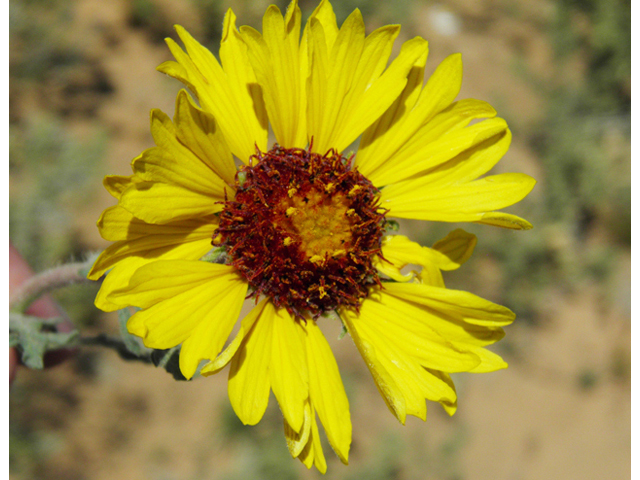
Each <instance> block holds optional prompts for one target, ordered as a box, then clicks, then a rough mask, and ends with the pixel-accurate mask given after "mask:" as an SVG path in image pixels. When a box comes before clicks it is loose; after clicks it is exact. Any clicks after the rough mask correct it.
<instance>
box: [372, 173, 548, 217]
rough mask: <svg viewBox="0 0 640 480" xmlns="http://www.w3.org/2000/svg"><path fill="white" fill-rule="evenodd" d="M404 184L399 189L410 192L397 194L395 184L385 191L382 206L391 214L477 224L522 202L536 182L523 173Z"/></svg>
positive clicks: (418, 181)
mask: <svg viewBox="0 0 640 480" xmlns="http://www.w3.org/2000/svg"><path fill="white" fill-rule="evenodd" d="M403 183H406V185H397V186H398V187H399V188H402V189H403V190H405V191H406V190H410V191H411V193H408V192H407V193H398V191H396V190H395V189H394V187H396V185H392V186H390V187H388V189H387V188H385V189H384V190H383V191H382V194H381V205H382V206H383V207H384V208H388V209H389V211H390V213H389V215H391V216H394V217H401V218H413V219H419V220H431V221H441V222H477V221H480V220H482V217H483V215H484V214H485V213H487V212H491V211H493V210H499V209H501V208H504V207H508V206H510V205H513V204H514V203H517V202H519V201H520V200H522V199H523V198H524V197H526V196H527V195H528V194H529V192H530V191H531V190H532V189H533V187H534V185H535V183H536V181H535V180H534V179H533V178H531V177H530V176H528V175H525V174H523V173H503V174H500V175H493V176H489V177H484V178H481V179H479V180H475V181H473V182H469V183H464V184H462V185H450V186H442V187H433V186H431V185H429V186H427V185H424V186H423V185H420V180H409V181H407V182H403ZM412 187H413V188H412ZM387 190H388V191H387Z"/></svg>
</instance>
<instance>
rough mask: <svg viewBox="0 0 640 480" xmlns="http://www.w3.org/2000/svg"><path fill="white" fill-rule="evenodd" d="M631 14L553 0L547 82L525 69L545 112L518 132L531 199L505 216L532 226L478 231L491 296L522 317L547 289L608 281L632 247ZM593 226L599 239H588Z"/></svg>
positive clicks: (611, 6)
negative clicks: (494, 273)
mask: <svg viewBox="0 0 640 480" xmlns="http://www.w3.org/2000/svg"><path fill="white" fill-rule="evenodd" d="M629 18H630V2H629V1H628V0H617V1H614V2H609V1H605V0H588V1H579V0H561V1H559V2H558V3H557V16H556V18H555V20H554V21H553V22H551V24H550V25H548V26H547V28H548V32H549V34H550V35H551V38H552V39H553V45H554V47H555V52H556V62H555V64H553V65H552V67H553V68H554V72H553V75H552V76H551V81H546V82H543V81H541V79H540V78H537V77H536V75H535V72H530V73H529V74H530V76H531V79H532V80H531V81H532V84H534V85H535V86H536V87H540V86H542V87H543V89H542V94H543V96H545V97H546V98H545V100H546V102H545V104H546V105H547V107H546V113H545V114H544V115H543V118H542V119H541V121H540V122H539V123H538V124H537V125H534V126H533V127H530V128H529V129H528V130H523V131H520V132H517V133H518V134H519V135H520V136H527V137H528V138H529V143H530V145H531V147H532V149H533V150H534V151H535V152H536V153H537V156H538V158H539V159H540V162H541V164H542V167H543V169H542V174H541V175H540V176H539V178H538V179H537V180H538V185H537V186H536V189H535V190H534V193H533V194H532V195H531V196H530V197H528V198H527V199H525V200H524V201H523V202H522V203H520V204H518V206H517V207H514V208H511V209H510V211H511V212H513V213H517V214H518V215H522V216H524V217H525V218H527V219H528V220H530V221H531V222H532V223H533V225H534V230H532V231H530V232H504V231H498V232H497V234H496V232H494V231H491V232H489V231H487V229H486V228H484V229H483V231H482V232H478V234H479V238H480V242H479V245H478V251H477V253H476V255H475V256H474V257H475V259H477V258H478V257H480V256H486V255H488V256H491V257H493V258H494V259H495V260H496V261H497V263H498V264H499V265H500V266H501V270H502V271H501V275H502V277H503V278H502V285H503V286H504V289H503V292H504V293H503V295H504V298H498V299H495V300H498V301H501V302H504V303H506V304H507V305H509V307H510V308H512V309H514V310H515V311H516V312H517V313H518V315H519V317H520V318H521V319H522V318H523V317H524V318H529V319H534V318H535V316H536V314H537V312H538V311H539V310H540V307H542V306H543V305H542V303H544V301H540V299H541V296H543V294H544V290H543V289H544V288H545V287H548V286H551V285H555V286H562V287H565V288H574V287H576V286H577V285H579V284H580V282H582V281H583V280H586V279H590V280H592V281H595V282H604V281H606V279H607V276H608V273H609V272H610V270H611V266H612V265H613V262H612V261H613V260H614V258H615V252H616V251H617V250H618V249H624V248H628V246H629V245H630V223H631V216H630V212H631V208H630V98H631V97H630V78H631V72H630V25H629ZM541 33H543V32H542V31H541ZM576 65H581V66H582V68H583V69H584V70H583V72H582V73H581V74H580V73H576ZM509 113H511V114H512V115H515V112H508V111H507V112H506V116H507V118H509ZM470 230H472V231H474V232H475V230H474V229H470ZM596 230H598V231H599V235H600V237H599V238H600V240H599V241H598V242H593V241H589V240H590V239H591V238H592V237H593V235H594V232H595V231H596ZM603 232H604V233H603ZM465 268H466V267H465ZM471 268H473V267H471Z"/></svg>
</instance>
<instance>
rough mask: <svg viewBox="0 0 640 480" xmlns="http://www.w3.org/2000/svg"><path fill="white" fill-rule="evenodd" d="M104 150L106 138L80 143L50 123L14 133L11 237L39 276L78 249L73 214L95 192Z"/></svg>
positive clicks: (12, 129) (41, 122) (46, 120)
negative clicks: (97, 169)
mask: <svg viewBox="0 0 640 480" xmlns="http://www.w3.org/2000/svg"><path fill="white" fill-rule="evenodd" d="M105 146H106V138H105V136H104V135H103V134H102V133H100V132H94V133H93V134H92V135H91V136H90V137H88V138H86V139H83V140H82V141H80V140H77V139H76V138H74V137H72V136H71V135H70V134H69V133H67V131H66V130H65V129H64V128H63V126H62V124H60V123H58V122H57V121H56V120H53V119H50V118H44V117H43V118H40V119H39V120H36V121H34V122H32V123H29V124H27V125H26V126H23V125H18V126H12V127H10V148H9V162H10V163H9V166H10V174H11V176H12V182H13V183H12V191H11V202H10V221H9V234H10V237H11V239H12V241H13V242H14V243H15V244H16V245H19V248H20V251H21V253H22V254H23V255H24V256H25V257H26V258H28V260H29V262H30V263H31V265H32V267H33V268H34V269H35V270H37V271H38V270H42V269H44V268H45V267H48V266H51V264H52V263H54V262H57V261H61V260H66V259H65V258H64V257H65V256H67V255H69V254H70V253H72V252H74V250H75V249H76V248H77V247H78V242H77V240H76V238H75V237H76V235H75V232H74V231H73V228H74V225H73V217H72V214H71V213H70V212H72V211H75V212H78V211H79V210H81V206H82V205H85V204H86V203H87V202H88V201H89V200H90V198H91V195H92V192H93V191H95V188H94V185H95V182H96V181H97V176H96V168H95V166H96V165H97V164H98V162H99V161H100V160H101V158H102V155H103V152H104V149H105Z"/></svg>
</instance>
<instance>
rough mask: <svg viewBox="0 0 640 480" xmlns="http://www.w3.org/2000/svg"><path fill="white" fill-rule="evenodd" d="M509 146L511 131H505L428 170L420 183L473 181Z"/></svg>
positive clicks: (490, 166) (449, 183) (491, 165)
mask: <svg viewBox="0 0 640 480" xmlns="http://www.w3.org/2000/svg"><path fill="white" fill-rule="evenodd" d="M476 101H477V100H474V102H476ZM459 103H461V102H458V104H459ZM509 145H511V131H510V130H509V129H507V130H505V131H504V132H501V133H500V134H498V135H495V136H494V137H491V138H489V139H488V140H485V141H484V142H481V143H479V144H478V145H476V146H475V147H473V148H470V149H468V150H466V151H465V152H463V153H461V154H460V155H457V156H456V157H455V158H453V159H451V160H449V161H448V162H445V163H443V164H442V165H440V166H438V167H436V168H434V169H432V170H430V171H429V172H428V174H426V175H424V176H422V179H423V180H422V182H423V184H425V185H426V184H429V185H431V186H433V187H437V186H446V185H453V184H463V183H466V182H470V181H472V180H475V179H476V178H478V177H480V176H481V175H484V174H485V173H487V172H488V171H489V170H491V169H492V168H493V166H494V165H495V164H496V163H498V161H499V160H500V159H501V158H502V157H503V156H504V154H505V153H507V150H508V149H509Z"/></svg>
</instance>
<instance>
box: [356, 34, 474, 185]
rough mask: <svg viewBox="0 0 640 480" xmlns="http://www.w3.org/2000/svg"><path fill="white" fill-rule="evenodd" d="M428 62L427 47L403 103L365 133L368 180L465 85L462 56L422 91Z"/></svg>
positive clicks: (440, 69)
mask: <svg viewBox="0 0 640 480" xmlns="http://www.w3.org/2000/svg"><path fill="white" fill-rule="evenodd" d="M425 44H426V42H425ZM426 60H427V49H426V45H425V50H424V52H423V54H422V55H421V56H419V57H418V58H417V59H416V61H415V62H414V65H413V68H412V69H411V71H410V73H409V80H408V82H407V85H406V87H405V90H404V91H403V93H402V94H401V95H400V97H399V100H398V101H397V102H396V103H394V104H393V105H392V106H391V108H389V110H387V112H385V114H384V115H383V116H382V117H381V118H380V120H379V121H378V122H376V123H374V124H373V125H372V126H371V127H370V128H369V129H368V130H367V131H365V133H364V134H363V138H362V142H361V144H360V149H359V151H358V156H359V157H360V158H359V159H358V161H357V164H358V165H359V167H360V170H361V171H362V173H363V174H364V175H366V176H367V177H369V175H371V173H372V172H373V171H374V170H375V169H376V168H378V167H379V166H381V165H383V164H385V163H386V162H389V161H390V159H392V158H393V157H394V155H395V154H396V153H397V152H398V151H399V150H400V149H401V148H402V147H403V146H404V145H406V144H407V142H408V141H409V140H410V139H411V138H413V137H415V136H416V134H417V132H418V130H419V129H420V128H422V127H423V126H424V125H426V124H427V123H428V122H429V121H430V120H431V119H432V118H433V117H434V115H436V114H437V113H438V112H440V111H441V110H443V109H444V108H446V107H447V106H449V104H451V102H453V100H454V99H455V97H456V96H457V95H458V92H459V91H460V85H461V83H462V61H461V58H460V54H454V55H450V56H449V57H447V58H446V59H445V60H444V61H443V62H442V63H441V64H440V65H439V66H438V68H437V69H436V71H435V72H434V73H433V75H431V77H430V78H429V80H428V82H427V84H426V86H425V87H424V89H422V88H421V87H422V80H423V77H424V67H425V63H426ZM376 185H377V184H376Z"/></svg>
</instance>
